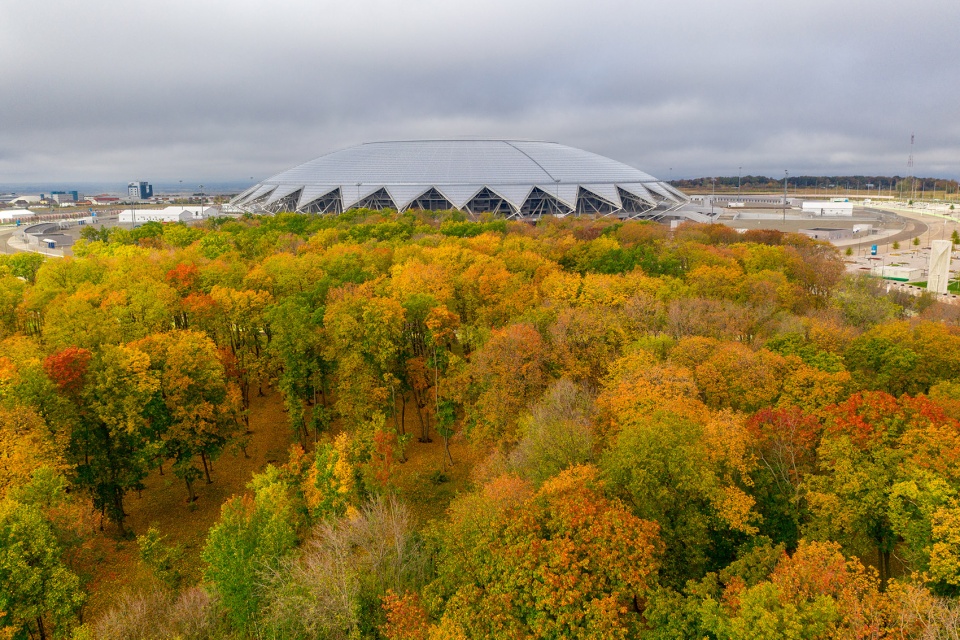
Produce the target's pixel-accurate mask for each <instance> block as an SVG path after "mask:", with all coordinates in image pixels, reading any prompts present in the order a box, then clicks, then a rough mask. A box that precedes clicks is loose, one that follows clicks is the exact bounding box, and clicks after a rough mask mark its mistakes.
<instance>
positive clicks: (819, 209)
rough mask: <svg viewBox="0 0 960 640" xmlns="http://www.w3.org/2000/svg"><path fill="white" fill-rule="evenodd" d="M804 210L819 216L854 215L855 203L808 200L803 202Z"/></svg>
mask: <svg viewBox="0 0 960 640" xmlns="http://www.w3.org/2000/svg"><path fill="white" fill-rule="evenodd" d="M803 212H804V213H812V214H814V215H818V216H853V203H852V202H832V201H828V200H806V201H804V203H803Z"/></svg>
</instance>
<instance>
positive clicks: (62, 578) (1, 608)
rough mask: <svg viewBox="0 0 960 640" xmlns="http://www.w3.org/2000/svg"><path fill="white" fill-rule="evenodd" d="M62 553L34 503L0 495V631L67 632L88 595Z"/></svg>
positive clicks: (26, 634)
mask: <svg viewBox="0 0 960 640" xmlns="http://www.w3.org/2000/svg"><path fill="white" fill-rule="evenodd" d="M62 553H63V550H62V548H61V546H60V543H59V542H58V540H57V537H56V535H55V533H54V531H53V528H52V527H51V525H50V523H49V522H48V521H47V520H46V519H44V517H43V514H42V513H41V512H40V510H39V509H38V508H37V507H35V506H32V505H26V504H21V503H19V502H16V501H14V500H11V499H4V500H2V501H0V635H4V633H5V632H6V633H9V634H11V635H10V636H9V637H12V638H27V637H34V634H36V636H37V637H39V638H41V639H46V638H47V637H49V635H50V634H51V633H56V635H58V636H61V635H65V633H64V632H65V631H66V630H67V627H68V626H69V625H70V623H71V622H73V620H74V619H75V617H76V615H77V613H78V612H79V611H80V607H81V606H82V605H83V602H84V600H85V597H86V596H85V594H84V592H83V590H82V589H81V588H80V579H79V578H78V577H77V575H76V574H74V573H73V572H72V571H71V570H70V569H69V568H67V566H66V565H65V564H64V563H63V559H62V557H61V556H62ZM4 637H7V636H6V635H5V636H4Z"/></svg>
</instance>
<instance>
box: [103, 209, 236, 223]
mask: <svg viewBox="0 0 960 640" xmlns="http://www.w3.org/2000/svg"><path fill="white" fill-rule="evenodd" d="M219 215H220V208H219V207H178V206H174V207H166V208H164V209H124V210H123V211H121V212H120V217H119V219H118V220H119V222H121V223H132V224H144V223H146V222H164V223H166V222H190V221H192V220H205V219H206V218H214V217H216V216H219Z"/></svg>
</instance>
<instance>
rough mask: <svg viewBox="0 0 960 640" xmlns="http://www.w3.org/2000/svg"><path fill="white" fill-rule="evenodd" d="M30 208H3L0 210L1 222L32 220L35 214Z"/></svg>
mask: <svg viewBox="0 0 960 640" xmlns="http://www.w3.org/2000/svg"><path fill="white" fill-rule="evenodd" d="M35 215H37V214H35V213H34V212H33V211H30V210H29V209H3V210H0V222H13V221H15V220H30V219H32V218H33V216H35Z"/></svg>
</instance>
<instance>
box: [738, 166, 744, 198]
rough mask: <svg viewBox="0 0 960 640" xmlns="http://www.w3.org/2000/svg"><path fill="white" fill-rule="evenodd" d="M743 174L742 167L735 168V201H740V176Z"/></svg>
mask: <svg viewBox="0 0 960 640" xmlns="http://www.w3.org/2000/svg"><path fill="white" fill-rule="evenodd" d="M742 173H743V167H737V201H739V200H740V174H742Z"/></svg>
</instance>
